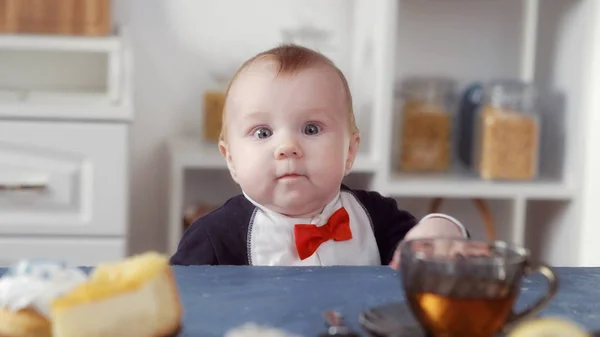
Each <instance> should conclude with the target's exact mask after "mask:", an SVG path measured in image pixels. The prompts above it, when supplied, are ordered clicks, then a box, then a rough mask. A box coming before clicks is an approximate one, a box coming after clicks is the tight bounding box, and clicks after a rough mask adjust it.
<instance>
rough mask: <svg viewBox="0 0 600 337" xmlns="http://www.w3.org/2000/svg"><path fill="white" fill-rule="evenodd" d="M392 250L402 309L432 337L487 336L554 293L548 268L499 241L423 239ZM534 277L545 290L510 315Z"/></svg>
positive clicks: (534, 309) (532, 311) (520, 249)
mask: <svg viewBox="0 0 600 337" xmlns="http://www.w3.org/2000/svg"><path fill="white" fill-rule="evenodd" d="M398 249H400V257H401V258H400V275H401V279H402V285H403V289H404V294H405V297H406V300H407V302H408V306H409V308H410V309H411V311H412V312H413V314H414V316H415V318H416V319H417V321H418V322H419V323H420V324H421V326H422V327H423V329H424V330H425V332H426V334H427V335H429V336H432V337H492V336H494V335H495V334H496V333H498V332H500V331H501V330H502V329H503V328H504V327H506V326H507V325H510V324H513V323H516V322H517V321H520V320H521V319H523V318H526V317H529V316H531V315H533V314H535V313H536V312H537V311H539V310H540V309H542V308H543V307H544V306H545V305H546V304H547V303H548V301H550V299H551V298H552V297H553V296H554V295H555V293H556V291H557V288H558V282H557V279H556V276H555V274H554V273H553V271H552V270H551V269H550V268H549V267H548V266H546V265H544V264H534V263H532V262H531V261H530V258H529V252H528V250H527V249H525V248H523V247H517V246H512V245H509V244H507V243H505V242H502V241H495V242H484V241H474V240H468V239H462V238H423V239H414V240H409V241H406V242H404V243H402V244H401V245H400V247H399V248H398ZM535 272H539V273H540V274H542V275H543V276H544V277H545V278H546V279H547V280H548V283H549V287H548V290H547V291H546V293H545V295H544V296H542V297H541V298H540V299H538V300H537V301H536V302H535V303H533V304H532V305H531V306H530V307H529V308H527V309H525V310H524V311H522V312H520V313H514V312H513V306H514V304H515V300H516V298H517V297H518V295H519V291H520V285H521V281H522V279H523V278H524V277H526V276H527V275H530V274H532V273H535Z"/></svg>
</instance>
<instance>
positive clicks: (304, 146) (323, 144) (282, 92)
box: [221, 61, 359, 217]
mask: <svg viewBox="0 0 600 337" xmlns="http://www.w3.org/2000/svg"><path fill="white" fill-rule="evenodd" d="M224 123H226V128H227V131H226V135H227V136H226V142H224V143H222V144H221V150H222V151H223V153H224V154H225V156H226V159H227V164H228V166H229V169H230V172H231V175H232V177H233V179H234V180H235V181H236V182H237V183H238V184H239V185H240V186H241V188H242V189H243V190H244V192H246V194H248V196H249V197H250V198H252V199H253V200H255V201H256V202H258V203H260V204H262V205H264V206H266V207H268V208H270V209H272V210H274V211H276V212H279V213H283V214H286V215H289V216H297V217H301V216H312V215H314V214H316V213H319V212H320V211H321V210H322V208H323V207H324V206H325V205H326V204H327V203H328V202H329V201H331V199H332V198H333V197H334V196H335V195H336V194H337V193H338V192H339V189H340V184H341V182H342V179H343V177H344V176H345V175H346V174H347V172H348V171H349V170H350V167H351V165H352V162H353V160H354V156H355V154H356V150H357V148H358V143H359V138H358V135H352V134H351V133H350V128H349V120H348V106H347V101H346V96H345V93H344V90H343V85H342V81H341V79H339V77H338V76H337V75H336V73H335V72H334V71H333V70H332V69H329V68H326V67H314V68H309V69H305V70H302V71H300V72H298V73H297V74H293V75H278V76H277V75H276V67H275V64H274V63H273V62H270V61H257V62H255V63H254V64H252V65H250V66H249V67H248V68H246V69H245V70H244V71H243V72H242V73H241V74H240V75H239V77H238V78H237V79H236V81H235V82H234V84H233V85H232V87H231V89H230V92H229V97H228V102H227V114H226V119H225V121H224Z"/></svg>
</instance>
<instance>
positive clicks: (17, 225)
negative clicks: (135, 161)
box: [0, 121, 128, 236]
mask: <svg viewBox="0 0 600 337" xmlns="http://www.w3.org/2000/svg"><path fill="white" fill-rule="evenodd" d="M127 148H128V137H127V125H125V124H114V123H106V124H101V123H97V124H95V123H75V122H65V121H61V122H39V121H0V179H3V182H0V213H1V214H2V216H1V217H0V234H51V235H116V236H122V235H125V234H126V233H125V230H126V226H125V224H126V223H127V196H128V194H127V167H128V165H127Z"/></svg>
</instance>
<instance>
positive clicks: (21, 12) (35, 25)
mask: <svg viewBox="0 0 600 337" xmlns="http://www.w3.org/2000/svg"><path fill="white" fill-rule="evenodd" d="M110 1H111V0H0V33H8V34H58V35H85V36H102V35H108V34H110V31H111V15H110Z"/></svg>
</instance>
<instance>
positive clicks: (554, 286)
mask: <svg viewBox="0 0 600 337" xmlns="http://www.w3.org/2000/svg"><path fill="white" fill-rule="evenodd" d="M534 273H540V274H542V276H544V277H545V278H546V280H548V291H546V294H544V296H542V297H540V298H539V299H538V300H537V301H535V302H534V303H533V304H531V305H529V306H528V307H527V308H526V309H524V310H523V311H521V312H518V313H513V314H512V315H511V316H510V317H509V318H508V320H507V321H506V324H505V326H510V325H512V324H514V323H517V322H518V321H521V320H523V319H525V318H528V317H530V316H532V315H535V314H536V313H537V312H538V311H540V310H541V309H542V308H543V307H545V306H546V305H547V304H548V302H549V301H550V300H551V299H552V298H553V297H554V295H555V294H556V291H557V290H558V280H557V278H556V274H554V272H553V271H552V269H550V267H548V266H547V265H545V264H541V263H540V264H536V265H528V266H527V267H526V269H525V275H524V276H527V275H531V274H534Z"/></svg>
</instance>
